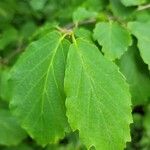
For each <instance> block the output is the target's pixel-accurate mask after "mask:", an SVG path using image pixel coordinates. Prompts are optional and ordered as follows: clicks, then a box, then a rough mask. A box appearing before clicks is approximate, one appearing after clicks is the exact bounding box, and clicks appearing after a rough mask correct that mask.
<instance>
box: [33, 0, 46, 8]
mask: <svg viewBox="0 0 150 150" xmlns="http://www.w3.org/2000/svg"><path fill="white" fill-rule="evenodd" d="M46 2H47V0H38V1H37V0H30V5H31V7H32V8H33V9H34V10H42V9H43V8H44V6H45V4H46Z"/></svg>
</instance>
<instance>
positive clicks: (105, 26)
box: [93, 22, 132, 60]
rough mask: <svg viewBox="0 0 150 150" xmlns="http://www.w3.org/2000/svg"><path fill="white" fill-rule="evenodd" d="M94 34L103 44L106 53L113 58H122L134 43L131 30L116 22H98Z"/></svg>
mask: <svg viewBox="0 0 150 150" xmlns="http://www.w3.org/2000/svg"><path fill="white" fill-rule="evenodd" d="M93 36H94V39H96V40H98V42H99V44H100V45H102V51H103V52H104V55H105V56H106V57H108V58H109V59H111V60H114V59H116V58H120V56H121V55H122V54H123V53H124V52H125V51H126V50H127V48H128V46H129V45H131V43H132V40H131V37H130V34H129V32H128V31H127V30H126V29H124V28H123V27H122V26H120V25H119V24H117V23H115V22H109V23H108V22H101V23H97V24H96V27H95V29H94V35H93Z"/></svg>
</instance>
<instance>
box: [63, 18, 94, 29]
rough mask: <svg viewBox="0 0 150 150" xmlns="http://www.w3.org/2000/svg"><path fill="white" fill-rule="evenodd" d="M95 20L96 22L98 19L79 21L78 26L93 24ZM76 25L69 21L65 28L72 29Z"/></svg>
mask: <svg viewBox="0 0 150 150" xmlns="http://www.w3.org/2000/svg"><path fill="white" fill-rule="evenodd" d="M95 22H96V19H88V20H84V21H81V22H79V23H78V26H81V25H87V24H93V23H95ZM74 27H76V24H75V23H69V24H67V25H66V26H64V28H66V29H72V28H74Z"/></svg>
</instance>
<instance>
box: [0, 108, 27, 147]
mask: <svg viewBox="0 0 150 150" xmlns="http://www.w3.org/2000/svg"><path fill="white" fill-rule="evenodd" d="M25 137H26V133H25V131H24V130H23V129H21V127H20V126H19V124H18V123H17V120H16V119H15V118H14V117H13V116H12V115H11V114H10V112H9V111H8V110H4V109H0V144H2V145H7V146H10V145H17V144H19V143H20V142H21V141H22V140H23V139H24V138H25Z"/></svg>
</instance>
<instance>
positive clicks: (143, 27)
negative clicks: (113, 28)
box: [128, 21, 150, 69]
mask: <svg viewBox="0 0 150 150" xmlns="http://www.w3.org/2000/svg"><path fill="white" fill-rule="evenodd" d="M128 28H129V29H130V30H131V32H132V34H133V35H135V36H136V38H137V39H138V48H139V50H140V54H141V56H142V58H143V60H144V62H145V63H146V64H148V66H149V69H150V49H149V48H150V30H149V29H150V22H136V21H135V22H129V23H128Z"/></svg>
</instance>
